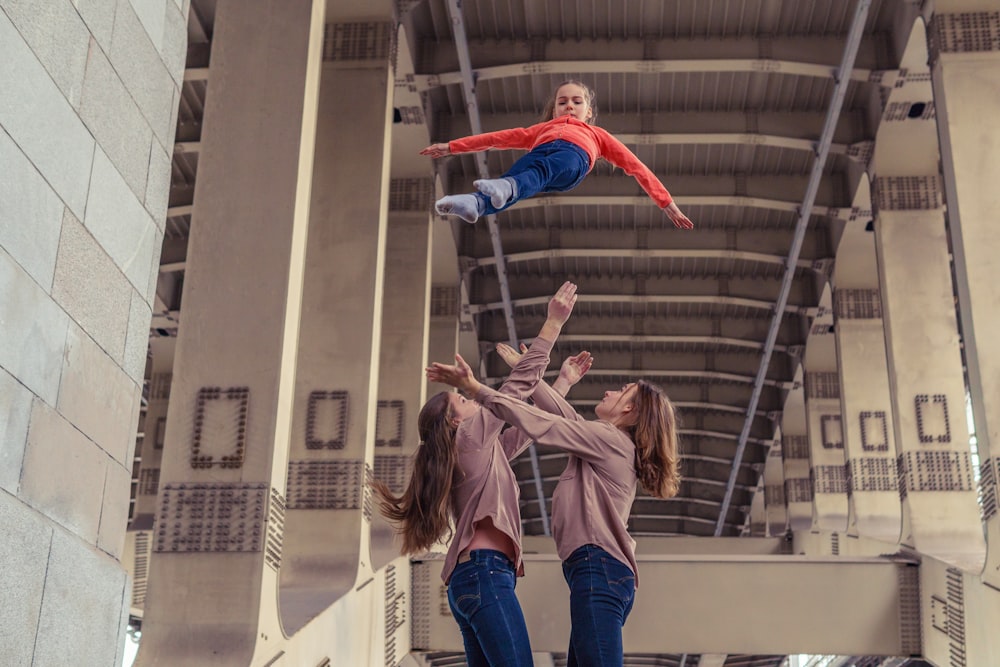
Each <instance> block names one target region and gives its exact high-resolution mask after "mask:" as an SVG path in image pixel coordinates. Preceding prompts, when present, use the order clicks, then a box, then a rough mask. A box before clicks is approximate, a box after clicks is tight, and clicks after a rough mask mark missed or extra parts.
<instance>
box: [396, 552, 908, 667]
mask: <svg viewBox="0 0 1000 667" xmlns="http://www.w3.org/2000/svg"><path fill="white" fill-rule="evenodd" d="M704 539H711V538H704ZM751 539H752V538H747V540H746V541H750V540H751ZM739 541H744V540H739ZM638 565H639V577H640V586H639V589H638V592H637V595H636V601H635V606H634V608H633V609H632V614H631V615H630V616H629V622H628V624H627V625H626V626H625V628H624V642H625V646H624V648H625V652H626V653H649V654H662V653H685V652H686V653H691V654H704V653H722V652H728V653H744V654H745V653H752V654H766V655H780V654H789V653H800V652H813V653H824V654H835V655H887V656H888V655H902V654H905V652H904V637H906V636H909V633H914V632H916V633H917V634H919V632H920V627H919V625H920V614H919V609H918V607H919V591H918V577H917V576H916V572H917V567H916V566H914V565H913V564H912V563H911V562H909V561H906V560H898V559H892V558H849V557H826V558H823V557H806V556H793V555H785V556H773V555H772V556H749V555H743V556H723V555H711V554H704V553H702V554H691V555H667V554H666V553H662V552H661V553H658V554H651V553H649V552H648V551H641V552H640V554H639V560H638ZM440 569H441V563H440V561H438V560H433V561H417V562H414V563H413V582H414V596H413V597H414V601H415V604H414V607H413V609H412V618H420V619H424V622H425V623H426V624H429V626H430V627H429V637H428V642H429V645H428V646H420V647H416V646H415V647H414V648H415V649H420V650H450V651H461V650H462V640H461V635H460V634H459V631H458V627H457V626H456V625H455V622H454V620H452V618H451V616H450V614H449V615H442V614H441V613H439V611H438V607H439V606H440V605H439V603H438V601H439V600H440V599H441V597H440V596H441V591H440V589H441V588H442V587H443V584H442V583H441V580H440V577H439V576H438V574H439V572H440ZM525 571H526V572H527V576H526V579H525V580H524V581H523V582H522V585H520V586H518V587H517V595H518V598H519V599H520V601H521V607H522V609H523V610H524V615H525V620H526V621H527V626H528V628H529V633H530V635H531V644H532V649H533V650H535V651H565V650H566V642H567V640H568V637H569V604H568V598H569V595H568V592H567V590H566V585H565V583H564V581H563V578H562V572H561V563H560V561H559V558H558V556H557V555H555V554H531V553H529V554H527V555H526V556H525ZM713 591H714V592H715V593H712V592H713ZM720 595H724V596H725V598H726V603H725V604H718V599H719V597H718V596H720ZM664 600H683V601H684V608H685V613H681V614H668V615H667V617H664V606H663V605H664ZM421 605H422V607H423V608H421ZM748 612H752V613H748ZM706 619H711V622H706Z"/></svg>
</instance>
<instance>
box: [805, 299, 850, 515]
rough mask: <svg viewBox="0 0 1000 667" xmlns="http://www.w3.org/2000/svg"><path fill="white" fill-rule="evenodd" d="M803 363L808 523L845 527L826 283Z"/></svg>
mask: <svg viewBox="0 0 1000 667" xmlns="http://www.w3.org/2000/svg"><path fill="white" fill-rule="evenodd" d="M803 363H804V366H805V379H806V382H805V384H806V423H807V432H808V434H809V471H810V477H811V479H812V482H813V527H814V528H816V529H819V530H828V531H834V532H846V531H847V475H846V472H845V469H844V436H843V427H842V424H841V417H840V377H839V376H838V374H837V349H836V342H835V340H834V336H833V308H832V299H831V293H830V287H829V285H827V287H826V288H825V289H824V291H823V296H822V298H821V299H820V305H819V310H818V312H817V314H816V317H815V318H814V319H813V324H812V331H811V332H810V334H809V338H808V340H807V342H806V352H805V358H804V359H803Z"/></svg>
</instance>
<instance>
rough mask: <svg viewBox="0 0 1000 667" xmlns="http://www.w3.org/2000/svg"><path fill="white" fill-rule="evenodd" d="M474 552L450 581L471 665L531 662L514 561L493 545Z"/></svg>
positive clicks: (512, 666) (509, 666) (508, 666)
mask: <svg viewBox="0 0 1000 667" xmlns="http://www.w3.org/2000/svg"><path fill="white" fill-rule="evenodd" d="M469 556H470V558H471V560H469V561H467V562H465V563H459V564H458V566H457V567H456V568H455V570H454V572H452V574H451V579H450V580H449V581H448V604H449V606H450V607H451V613H452V615H453V616H454V617H455V620H456V621H458V627H459V629H460V630H461V631H462V641H464V642H465V658H466V661H467V662H468V664H469V667H532V665H533V664H534V663H533V662H532V658H531V644H530V642H529V640H528V627H527V626H526V625H525V623H524V614H523V613H522V612H521V603H520V602H518V601H517V598H516V597H515V596H514V583H515V579H516V576H517V573H516V572H515V571H514V564H513V563H511V562H510V559H509V558H507V556H506V555H505V554H503V553H502V552H500V551H494V550H493V549H474V550H473V551H471V552H469Z"/></svg>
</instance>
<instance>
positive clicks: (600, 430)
mask: <svg viewBox="0 0 1000 667" xmlns="http://www.w3.org/2000/svg"><path fill="white" fill-rule="evenodd" d="M475 399H476V400H477V401H478V402H479V403H480V404H481V405H482V406H483V407H484V408H486V409H487V410H489V411H490V412H491V413H493V414H494V415H496V416H497V417H498V418H500V419H502V420H504V421H506V422H508V423H510V424H511V425H513V426H515V427H517V428H518V429H520V430H521V432H522V433H523V434H524V435H525V436H527V437H529V438H531V439H532V440H534V441H535V442H537V443H538V444H540V445H548V446H550V447H555V448H556V449H561V450H562V451H565V452H569V453H570V454H575V455H576V456H578V457H580V458H581V459H584V460H587V461H595V462H600V461H604V460H606V459H607V458H608V457H609V455H611V454H614V453H617V454H619V455H621V456H634V449H635V448H634V445H632V443H631V442H630V441H629V440H628V437H627V436H625V435H624V434H622V433H621V432H620V431H619V430H618V429H616V428H615V427H614V426H612V425H611V424H608V423H607V422H602V421H595V422H592V421H586V420H583V419H567V418H565V417H561V416H558V415H552V414H549V413H548V412H545V411H544V410H541V409H539V408H537V407H535V406H533V405H528V404H527V403H524V402H523V401H520V400H518V399H516V398H511V397H510V396H505V395H504V394H501V393H500V392H498V391H496V390H495V389H490V388H489V387H482V388H481V389H480V390H479V392H478V393H477V394H476V396H475Z"/></svg>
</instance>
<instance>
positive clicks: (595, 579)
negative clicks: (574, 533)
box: [562, 544, 635, 667]
mask: <svg viewBox="0 0 1000 667" xmlns="http://www.w3.org/2000/svg"><path fill="white" fill-rule="evenodd" d="M562 567H563V576H564V577H565V578H566V583H567V584H569V613H570V620H571V621H572V623H573V627H572V629H571V630H570V633H569V654H568V656H567V659H566V665H567V667H615V666H618V667H621V665H622V663H623V657H622V654H623V649H622V627H623V626H624V625H625V619H627V618H628V615H629V612H631V611H632V603H633V602H635V574H634V573H633V572H632V568H630V567H629V566H628V565H626V564H625V563H622V562H621V561H620V560H618V559H617V558H615V557H614V556H612V555H611V554H609V553H608V552H607V551H605V550H604V549H602V548H600V547H597V546H594V545H593V544H585V545H584V546H582V547H580V548H579V549H577V550H576V551H574V552H573V553H571V554H570V556H569V558H567V559H566V560H565V561H563V565H562Z"/></svg>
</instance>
